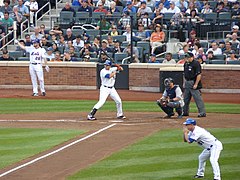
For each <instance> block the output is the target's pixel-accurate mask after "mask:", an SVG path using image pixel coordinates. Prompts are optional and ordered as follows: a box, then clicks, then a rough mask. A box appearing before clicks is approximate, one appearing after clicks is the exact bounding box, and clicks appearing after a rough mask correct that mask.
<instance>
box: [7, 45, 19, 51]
mask: <svg viewBox="0 0 240 180" xmlns="http://www.w3.org/2000/svg"><path fill="white" fill-rule="evenodd" d="M16 48H17V46H16V45H12V44H10V45H8V46H7V49H8V51H15V50H16Z"/></svg>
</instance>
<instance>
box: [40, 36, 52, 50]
mask: <svg viewBox="0 0 240 180" xmlns="http://www.w3.org/2000/svg"><path fill="white" fill-rule="evenodd" d="M41 46H42V47H47V48H49V47H51V46H52V43H50V42H48V41H47V38H46V37H45V36H43V37H42V38H41Z"/></svg>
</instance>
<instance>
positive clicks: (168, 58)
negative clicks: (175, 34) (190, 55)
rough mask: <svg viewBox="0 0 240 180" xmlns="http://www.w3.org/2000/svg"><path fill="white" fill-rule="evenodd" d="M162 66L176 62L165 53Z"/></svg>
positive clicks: (170, 55) (170, 54)
mask: <svg viewBox="0 0 240 180" xmlns="http://www.w3.org/2000/svg"><path fill="white" fill-rule="evenodd" d="M162 63H163V64H176V61H175V60H174V59H172V53H166V56H165V59H164V60H163V62H162Z"/></svg>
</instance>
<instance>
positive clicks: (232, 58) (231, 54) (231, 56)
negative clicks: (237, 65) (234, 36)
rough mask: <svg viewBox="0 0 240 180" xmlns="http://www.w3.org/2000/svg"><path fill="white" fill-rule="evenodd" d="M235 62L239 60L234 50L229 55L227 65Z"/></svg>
mask: <svg viewBox="0 0 240 180" xmlns="http://www.w3.org/2000/svg"><path fill="white" fill-rule="evenodd" d="M234 60H238V58H237V56H236V53H235V51H234V50H231V51H230V52H229V53H228V56H227V58H226V64H227V61H234Z"/></svg>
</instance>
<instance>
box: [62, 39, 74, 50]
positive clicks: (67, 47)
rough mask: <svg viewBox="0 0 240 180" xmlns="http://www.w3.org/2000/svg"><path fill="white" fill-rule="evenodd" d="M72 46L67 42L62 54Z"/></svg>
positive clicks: (70, 42)
mask: <svg viewBox="0 0 240 180" xmlns="http://www.w3.org/2000/svg"><path fill="white" fill-rule="evenodd" d="M72 46H73V44H72V41H67V43H66V45H65V48H64V52H65V51H69V50H70V48H71V47H72Z"/></svg>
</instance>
